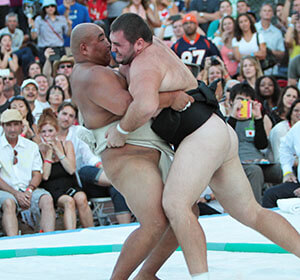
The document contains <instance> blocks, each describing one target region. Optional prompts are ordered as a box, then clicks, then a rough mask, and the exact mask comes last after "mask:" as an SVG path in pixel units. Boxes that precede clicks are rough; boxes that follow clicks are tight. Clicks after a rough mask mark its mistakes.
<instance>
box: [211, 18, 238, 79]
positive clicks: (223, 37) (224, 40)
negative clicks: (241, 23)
mask: <svg viewBox="0 0 300 280" xmlns="http://www.w3.org/2000/svg"><path fill="white" fill-rule="evenodd" d="M234 28H235V21H234V19H233V17H231V16H226V17H224V18H223V19H222V21H221V25H220V35H219V36H216V37H215V38H214V39H213V42H214V43H215V45H216V46H217V47H218V49H219V50H220V53H221V56H222V59H223V61H224V64H225V66H226V68H227V70H228V73H229V75H230V76H231V77H233V76H234V75H235V74H236V72H237V68H238V62H237V61H236V60H235V58H234V55H233V47H232V39H233V36H234Z"/></svg>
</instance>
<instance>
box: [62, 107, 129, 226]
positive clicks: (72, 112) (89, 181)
mask: <svg viewBox="0 0 300 280" xmlns="http://www.w3.org/2000/svg"><path fill="white" fill-rule="evenodd" d="M76 118H77V108H76V107H75V106H74V105H73V104H72V103H70V102H63V103H62V104H61V105H60V106H59V108H58V116H57V121H58V126H59V133H58V139H60V140H62V141H71V142H72V144H73V146H74V151H75V157H76V169H77V171H78V174H79V176H80V180H81V183H82V190H83V191H84V192H85V193H86V195H87V197H88V199H90V198H95V197H103V196H104V197H106V196H111V198H112V202H113V205H114V208H115V213H116V218H117V220H118V222H119V224H123V223H130V221H131V213H130V210H129V209H128V207H127V205H126V202H125V199H124V197H123V196H122V195H121V194H120V193H119V192H118V191H117V190H116V189H115V188H114V187H112V186H111V183H110V181H109V180H108V179H107V177H106V175H105V173H104V171H103V167H102V163H101V161H100V160H101V159H100V158H99V157H96V156H95V155H94V154H93V153H92V152H91V150H90V148H89V146H88V145H87V144H86V143H85V142H83V141H82V140H80V139H79V138H78V137H77V131H78V128H79V129H80V126H77V125H74V122H75V121H76Z"/></svg>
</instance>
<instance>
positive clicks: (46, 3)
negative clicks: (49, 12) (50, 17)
mask: <svg viewBox="0 0 300 280" xmlns="http://www.w3.org/2000/svg"><path fill="white" fill-rule="evenodd" d="M51 5H54V6H57V4H56V1H55V0H44V1H43V5H42V8H45V7H48V6H51Z"/></svg>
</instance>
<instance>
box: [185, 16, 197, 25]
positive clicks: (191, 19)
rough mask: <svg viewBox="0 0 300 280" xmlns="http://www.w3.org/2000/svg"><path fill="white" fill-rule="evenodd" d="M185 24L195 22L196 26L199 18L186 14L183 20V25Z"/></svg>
mask: <svg viewBox="0 0 300 280" xmlns="http://www.w3.org/2000/svg"><path fill="white" fill-rule="evenodd" d="M185 22H194V23H196V24H198V21H197V18H196V16H195V15H194V14H191V13H190V14H186V15H185V16H184V18H183V19H182V23H185Z"/></svg>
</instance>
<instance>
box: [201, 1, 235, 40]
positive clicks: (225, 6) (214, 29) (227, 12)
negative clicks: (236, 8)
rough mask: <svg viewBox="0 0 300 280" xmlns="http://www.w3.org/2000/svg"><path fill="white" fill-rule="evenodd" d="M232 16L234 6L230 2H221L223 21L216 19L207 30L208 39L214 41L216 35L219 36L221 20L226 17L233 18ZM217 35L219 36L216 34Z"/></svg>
mask: <svg viewBox="0 0 300 280" xmlns="http://www.w3.org/2000/svg"><path fill="white" fill-rule="evenodd" d="M231 14H232V6H231V2H230V1H229V0H221V1H220V16H221V19H216V20H214V21H212V22H211V23H210V24H209V27H208V30H207V37H208V38H209V39H213V38H214V37H215V36H216V35H219V34H220V32H219V31H218V28H219V25H220V22H221V20H222V19H223V18H224V17H226V16H231ZM216 33H217V34H216Z"/></svg>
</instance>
